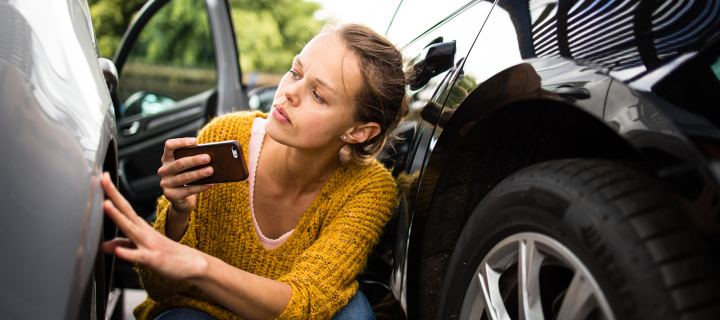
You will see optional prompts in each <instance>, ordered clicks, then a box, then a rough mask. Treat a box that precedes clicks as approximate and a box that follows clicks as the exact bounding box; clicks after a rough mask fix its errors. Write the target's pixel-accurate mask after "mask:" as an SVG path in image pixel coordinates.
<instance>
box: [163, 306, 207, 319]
mask: <svg viewBox="0 0 720 320" xmlns="http://www.w3.org/2000/svg"><path fill="white" fill-rule="evenodd" d="M154 320H215V318H213V317H211V316H210V315H209V314H207V313H205V312H202V311H197V310H194V309H187V308H178V309H170V310H168V311H165V312H163V313H162V314H160V315H159V316H157V317H155V319H154Z"/></svg>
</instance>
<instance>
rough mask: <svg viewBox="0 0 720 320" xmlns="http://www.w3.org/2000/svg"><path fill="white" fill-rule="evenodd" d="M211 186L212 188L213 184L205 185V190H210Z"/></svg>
mask: <svg viewBox="0 0 720 320" xmlns="http://www.w3.org/2000/svg"><path fill="white" fill-rule="evenodd" d="M213 186H214V184H206V185H205V190H207V189H210V188H212V187H213Z"/></svg>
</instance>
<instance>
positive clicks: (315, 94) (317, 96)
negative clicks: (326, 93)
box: [312, 91, 323, 102]
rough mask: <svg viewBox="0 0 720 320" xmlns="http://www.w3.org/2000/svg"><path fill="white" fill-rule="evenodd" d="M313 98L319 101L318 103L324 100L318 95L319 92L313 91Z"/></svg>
mask: <svg viewBox="0 0 720 320" xmlns="http://www.w3.org/2000/svg"><path fill="white" fill-rule="evenodd" d="M312 94H313V98H315V100H317V101H318V102H323V99H322V98H321V97H320V96H319V95H318V94H317V91H313V93H312Z"/></svg>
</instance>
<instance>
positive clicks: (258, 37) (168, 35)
mask: <svg viewBox="0 0 720 320" xmlns="http://www.w3.org/2000/svg"><path fill="white" fill-rule="evenodd" d="M176 1H180V2H183V5H182V6H181V5H180V3H177V4H175V5H174V7H178V8H177V9H173V10H171V11H172V13H168V15H167V16H166V17H160V16H156V17H154V18H153V19H152V20H151V22H150V23H155V20H158V22H157V23H158V25H156V26H154V31H153V32H143V34H141V36H140V39H139V42H138V44H137V45H136V46H141V47H142V48H138V50H143V52H144V53H145V54H144V56H145V57H146V58H147V59H149V60H148V61H145V62H153V61H158V62H161V61H162V62H169V63H170V64H173V65H186V66H189V65H194V64H196V63H200V62H202V61H206V58H207V57H208V55H207V50H206V49H203V46H202V45H200V43H196V42H197V41H200V40H198V39H201V40H203V39H202V38H201V37H198V35H200V32H207V31H206V30H201V29H204V28H203V27H200V28H197V27H192V28H189V27H188V26H202V25H203V24H202V23H200V21H197V19H199V17H200V16H202V15H199V14H197V13H196V12H197V11H193V10H200V8H197V4H198V3H199V4H200V5H202V2H200V1H199V0H198V1H196V2H193V3H195V4H192V5H189V6H186V5H185V4H190V3H191V2H192V1H189V0H173V2H176ZM144 2H145V0H89V4H90V13H91V15H92V18H93V25H94V26H95V34H96V36H97V40H98V49H99V51H100V55H101V56H102V57H106V58H112V57H113V56H114V54H115V51H116V50H117V47H118V45H119V44H120V41H121V39H122V36H123V34H124V32H125V30H126V29H127V27H128V25H129V24H130V22H131V21H132V18H133V17H134V15H135V14H136V13H137V11H138V10H139V9H140V8H141V7H142V5H143V4H144ZM230 3H231V6H232V7H233V10H232V16H233V22H234V28H235V36H236V41H237V43H238V46H239V50H240V64H241V68H242V70H243V71H244V72H253V71H265V72H285V71H286V70H287V69H288V68H289V67H290V65H291V63H292V59H293V57H294V56H295V55H296V54H298V53H299V52H300V50H301V49H302V47H303V46H304V45H305V43H307V41H309V40H310V39H312V37H314V36H315V35H316V34H317V33H318V32H319V29H320V27H321V22H320V21H317V20H315V19H314V18H313V14H314V13H315V11H316V10H318V9H320V5H319V4H317V3H314V2H307V1H303V0H263V1H253V0H230ZM180 7H183V8H180ZM202 10H204V8H202ZM204 25H205V26H206V25H207V23H205V24H204ZM154 32H158V33H157V34H154V35H152V36H151V35H147V36H146V35H144V34H146V33H147V34H151V33H154ZM163 32H164V33H165V36H163V37H160V35H161V33H163ZM143 37H146V39H145V40H143ZM151 38H152V39H153V40H155V42H153V41H150V39H151ZM158 39H162V40H158ZM203 41H204V40H203ZM133 51H135V48H133ZM178 51H182V53H180V52H178ZM170 52H174V54H173V56H172V57H170V56H169V54H170ZM210 53H212V51H210ZM154 59H157V60H154Z"/></svg>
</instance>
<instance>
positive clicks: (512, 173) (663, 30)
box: [386, 0, 720, 319]
mask: <svg viewBox="0 0 720 320" xmlns="http://www.w3.org/2000/svg"><path fill="white" fill-rule="evenodd" d="M719 31H720V2H718V1H682V0H679V1H645V0H640V1H632V0H630V1H611V0H593V1H590V0H576V1H570V0H559V1H557V0H548V1H523V0H497V1H495V2H489V1H472V2H466V1H460V2H454V1H451V2H449V3H448V2H444V3H432V4H429V3H428V4H419V3H418V4H416V3H415V2H414V1H403V2H402V4H401V5H400V6H399V8H398V10H397V12H396V14H395V17H394V20H393V22H392V23H391V24H390V26H389V27H388V30H387V34H388V36H389V37H390V38H391V39H393V40H395V41H399V42H400V44H401V45H402V52H403V54H404V55H405V56H406V57H407V59H408V64H407V67H408V70H414V72H415V74H416V78H415V80H414V82H412V83H411V84H410V85H409V86H408V89H407V91H408V93H409V94H410V95H411V97H412V107H411V109H412V110H411V114H410V116H408V117H407V119H406V120H405V122H404V123H403V124H402V125H401V129H399V131H398V132H397V135H399V136H400V137H401V138H402V139H401V140H397V141H396V142H395V144H394V148H392V149H388V150H387V152H386V155H387V156H388V159H387V160H386V162H387V163H388V167H390V168H393V174H394V175H395V176H396V177H397V181H398V186H399V189H400V191H401V196H400V199H399V200H400V201H399V208H398V212H397V216H396V218H397V220H396V223H397V226H396V227H394V228H396V229H389V230H387V232H393V233H395V231H396V230H397V231H396V234H393V236H392V237H391V238H392V240H388V241H391V242H392V244H393V245H392V259H391V261H392V268H391V271H390V275H389V276H390V279H389V286H390V287H391V288H392V291H393V293H394V296H395V297H396V298H397V299H398V300H399V301H400V303H401V305H402V307H403V309H404V311H405V312H406V315H407V317H408V318H409V319H431V318H438V319H458V318H459V319H717V318H718V317H719V316H718V315H720V300H719V299H720V289H719V287H720V284H719V282H718V280H719V279H718V271H719V270H720V269H719V268H718V267H719V265H718V258H720V255H719V254H718V252H719V251H718V249H720V247H719V246H720V242H719V241H718V239H719V236H720V233H719V231H720V228H719V227H720V206H719V205H718V199H720V198H719V197H718V196H719V193H718V191H720V188H719V187H718V184H719V183H720V166H719V165H720V162H719V161H718V160H720V140H719V139H720V131H719V130H718V125H720V105H719V104H720V103H718V102H717V101H718V100H717V99H718V94H720V81H719V80H718V79H719V78H720V60H719V59H718V58H719V57H720V41H719V40H718V38H719V37H718V35H719V33H718V32H719ZM390 228H393V227H390Z"/></svg>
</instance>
